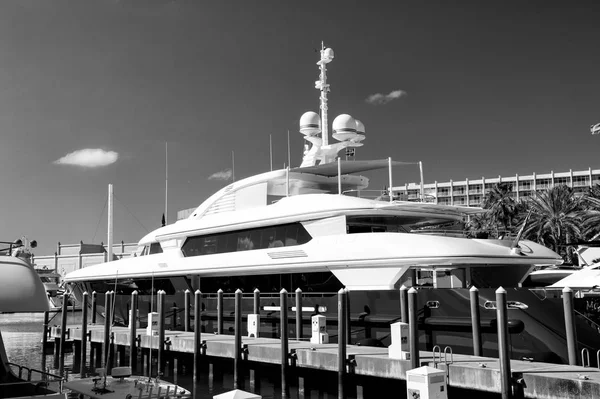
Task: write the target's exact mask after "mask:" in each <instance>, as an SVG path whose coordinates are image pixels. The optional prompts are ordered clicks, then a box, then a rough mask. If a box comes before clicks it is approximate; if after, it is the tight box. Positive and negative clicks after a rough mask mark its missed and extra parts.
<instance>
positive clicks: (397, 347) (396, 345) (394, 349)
mask: <svg viewBox="0 0 600 399" xmlns="http://www.w3.org/2000/svg"><path fill="white" fill-rule="evenodd" d="M390 327H391V339H392V344H391V345H390V346H389V347H388V355H389V357H390V359H400V360H410V340H409V331H408V323H402V322H398V323H393V324H392V325H391V326H390Z"/></svg>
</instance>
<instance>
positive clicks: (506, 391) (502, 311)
mask: <svg viewBox="0 0 600 399" xmlns="http://www.w3.org/2000/svg"><path fill="white" fill-rule="evenodd" d="M507 311H508V310H507V307H506V290H505V289H504V288H502V287H500V288H498V289H497V290H496V318H497V321H498V354H499V356H500V386H501V393H502V399H510V398H511V397H512V392H511V375H510V357H509V356H510V348H509V341H508V338H509V337H508V315H507V314H506V313H507Z"/></svg>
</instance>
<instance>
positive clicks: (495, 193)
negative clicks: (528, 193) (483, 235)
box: [482, 183, 516, 235]
mask: <svg viewBox="0 0 600 399" xmlns="http://www.w3.org/2000/svg"><path fill="white" fill-rule="evenodd" d="M511 193H512V184H509V183H496V184H494V186H492V189H491V190H490V191H488V192H487V193H486V194H485V197H484V198H483V204H482V206H483V208H484V209H487V210H488V211H487V216H488V217H489V219H490V222H491V225H492V226H493V227H494V228H495V229H496V235H498V226H502V227H503V229H504V231H505V232H506V231H508V230H509V228H512V222H513V219H514V218H515V216H516V212H515V211H516V201H515V200H514V198H513V197H512V196H511Z"/></svg>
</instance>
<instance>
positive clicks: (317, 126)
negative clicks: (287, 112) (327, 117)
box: [300, 111, 321, 136]
mask: <svg viewBox="0 0 600 399" xmlns="http://www.w3.org/2000/svg"><path fill="white" fill-rule="evenodd" d="M300 133H302V134H304V135H305V136H316V135H317V134H319V133H321V117H320V116H319V114H317V113H316V112H313V111H308V112H305V113H304V114H302V116H301V117H300Z"/></svg>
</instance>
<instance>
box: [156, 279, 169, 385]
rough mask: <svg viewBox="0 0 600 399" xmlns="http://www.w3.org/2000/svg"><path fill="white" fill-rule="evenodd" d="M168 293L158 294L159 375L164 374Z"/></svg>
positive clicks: (160, 292)
mask: <svg viewBox="0 0 600 399" xmlns="http://www.w3.org/2000/svg"><path fill="white" fill-rule="evenodd" d="M166 296H167V293H166V292H165V291H164V290H160V291H158V292H157V299H158V305H157V309H158V357H157V369H156V370H157V373H160V372H162V370H163V369H164V363H165V355H164V349H165V312H166V303H165V299H166Z"/></svg>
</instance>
